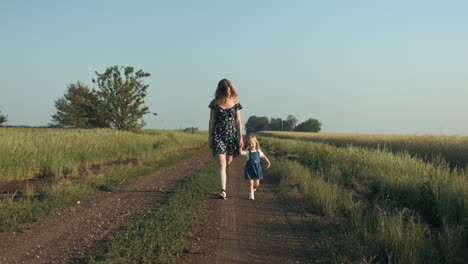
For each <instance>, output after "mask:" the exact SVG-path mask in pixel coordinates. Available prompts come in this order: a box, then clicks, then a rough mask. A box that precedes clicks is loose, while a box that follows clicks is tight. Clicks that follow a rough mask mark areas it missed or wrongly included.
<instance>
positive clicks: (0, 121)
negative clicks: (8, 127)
mask: <svg viewBox="0 0 468 264" xmlns="http://www.w3.org/2000/svg"><path fill="white" fill-rule="evenodd" d="M7 117H8V116H7V115H2V111H0V125H1V124H3V123H6V122H7V121H8V119H7Z"/></svg>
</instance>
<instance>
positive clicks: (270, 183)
mask: <svg viewBox="0 0 468 264" xmlns="http://www.w3.org/2000/svg"><path fill="white" fill-rule="evenodd" d="M244 164H245V161H244V159H243V157H239V158H236V159H234V162H233V164H232V167H231V171H230V177H229V178H228V185H227V195H228V199H227V200H218V199H209V204H210V210H209V213H210V214H209V217H210V220H209V224H208V225H207V226H206V227H204V228H203V230H198V231H197V233H196V236H200V237H197V238H196V241H197V242H194V243H201V244H204V247H205V250H204V252H203V253H201V254H200V253H198V252H196V251H195V253H194V254H188V256H187V259H186V261H187V262H189V263H239V264H240V263H246V264H247V263H315V261H312V260H311V256H309V253H308V252H309V250H308V249H309V248H310V246H311V245H312V243H315V242H316V238H314V237H312V236H310V234H308V232H305V230H306V227H305V224H304V221H303V218H302V216H301V215H299V214H294V213H291V212H288V211H287V210H285V208H284V207H283V206H282V204H281V202H280V199H279V197H278V190H277V182H276V179H274V178H272V177H269V175H268V171H266V172H265V173H264V175H265V177H264V180H263V181H262V183H261V186H260V188H259V189H258V191H257V192H256V193H255V200H254V201H251V200H248V199H247V198H248V183H247V181H246V180H244V179H243V168H244ZM214 197H215V194H213V197H212V198H214ZM199 247H200V246H198V248H199ZM189 251H190V250H189Z"/></svg>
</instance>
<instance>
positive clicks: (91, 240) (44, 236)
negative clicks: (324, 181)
mask: <svg viewBox="0 0 468 264" xmlns="http://www.w3.org/2000/svg"><path fill="white" fill-rule="evenodd" d="M210 161H212V156H211V153H209V152H208V151H206V152H204V153H203V154H201V155H195V156H193V157H191V158H188V159H187V160H183V161H181V162H178V163H176V164H174V165H171V166H169V167H167V168H162V169H160V170H158V171H155V172H154V173H153V174H151V175H148V176H144V177H140V178H137V179H133V180H129V181H128V182H126V183H124V184H123V185H121V186H119V187H118V188H116V189H114V190H112V191H111V192H102V193H97V194H96V195H94V196H93V197H92V198H90V199H87V200H86V201H81V202H80V204H79V205H78V204H76V205H73V206H71V207H68V208H66V209H64V210H62V211H61V212H60V213H58V214H54V215H51V216H49V217H47V218H46V219H44V220H41V221H39V222H36V223H33V224H30V225H27V226H25V227H24V228H23V229H22V230H21V231H19V232H15V233H4V234H0V263H80V262H85V257H86V255H89V254H92V253H94V252H96V251H99V250H100V249H102V247H103V245H105V242H106V241H107V239H108V238H109V236H110V235H112V234H113V233H114V232H116V231H117V230H119V229H121V228H123V227H125V226H128V225H130V224H132V223H134V222H135V221H136V220H137V219H139V218H141V217H142V216H144V215H145V214H146V213H147V212H148V210H149V209H150V208H151V207H152V205H153V204H154V202H155V201H156V200H158V199H159V198H160V197H161V196H163V195H164V194H165V193H167V191H168V190H170V189H171V188H172V187H173V186H174V184H175V183H176V182H177V181H179V180H181V179H182V178H183V177H185V176H187V175H190V174H191V173H193V172H194V171H196V170H197V169H199V168H201V167H202V166H204V165H205V164H206V163H207V162H210Z"/></svg>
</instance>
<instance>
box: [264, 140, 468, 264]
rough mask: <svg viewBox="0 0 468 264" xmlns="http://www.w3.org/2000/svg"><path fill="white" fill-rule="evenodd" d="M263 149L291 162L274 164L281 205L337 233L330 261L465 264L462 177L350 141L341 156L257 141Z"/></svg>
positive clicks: (466, 193) (465, 188) (465, 180)
mask: <svg viewBox="0 0 468 264" xmlns="http://www.w3.org/2000/svg"><path fill="white" fill-rule="evenodd" d="M288 136H290V135H288ZM296 136H297V135H296ZM324 137H326V136H324ZM400 140H401V139H400ZM408 140H409V141H413V137H410V138H408ZM261 143H262V144H264V145H265V146H268V147H269V150H268V151H270V152H273V153H275V154H276V156H278V157H285V158H286V157H287V158H288V159H285V158H283V159H281V158H280V159H279V160H278V161H275V163H274V164H276V165H275V166H274V168H273V173H274V174H275V175H277V176H278V177H280V179H281V182H280V186H281V190H282V195H283V196H284V197H286V200H287V201H289V202H290V203H291V204H292V205H294V206H296V207H299V208H300V209H302V210H304V212H306V213H318V214H321V215H323V216H325V217H327V218H329V219H330V220H331V221H332V222H334V223H336V224H337V226H339V227H340V228H339V229H338V236H337V234H334V235H335V239H334V240H326V239H325V241H329V243H328V244H327V247H330V248H331V249H332V250H333V249H334V250H333V254H331V255H333V256H334V257H335V259H333V260H332V261H336V262H344V263H347V262H377V263H381V262H384V263H465V262H466V261H467V260H468V256H467V254H466V252H468V247H467V241H468V232H467V230H468V174H467V171H466V170H457V169H452V168H451V167H450V166H449V165H448V163H447V162H445V161H443V160H439V161H437V162H434V163H430V162H427V161H426V160H423V159H420V158H417V157H415V156H414V155H410V154H408V153H406V152H396V153H395V152H392V151H388V150H386V149H379V148H377V149H368V148H363V147H356V145H359V144H351V141H350V142H349V143H350V145H355V146H347V147H340V148H338V147H335V146H333V145H329V144H323V143H313V142H304V141H303V140H302V139H301V140H298V139H294V140H293V139H278V138H272V137H266V136H265V134H262V137H261ZM447 149H448V148H447ZM291 159H294V160H293V161H292V160H291ZM330 236H333V235H332V234H328V235H327V237H330ZM340 238H341V239H340Z"/></svg>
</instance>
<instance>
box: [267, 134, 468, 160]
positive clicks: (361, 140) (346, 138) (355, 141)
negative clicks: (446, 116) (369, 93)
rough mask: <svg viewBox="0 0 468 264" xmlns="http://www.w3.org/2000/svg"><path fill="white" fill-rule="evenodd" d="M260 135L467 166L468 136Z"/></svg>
mask: <svg viewBox="0 0 468 264" xmlns="http://www.w3.org/2000/svg"><path fill="white" fill-rule="evenodd" d="M259 134H260V135H265V136H272V137H278V138H284V139H300V140H305V141H312V142H320V143H327V144H331V145H334V146H337V147H345V146H350V145H352V146H361V147H366V148H380V149H384V148H385V149H388V150H390V151H392V152H408V153H409V154H411V155H412V156H418V157H421V158H424V159H426V160H429V161H434V160H438V159H440V158H442V159H444V160H446V161H448V162H449V163H450V165H451V167H455V166H461V167H464V166H465V165H467V164H468V136H458V135H453V136H448V135H379V134H341V133H307V132H280V131H264V132H260V133H259Z"/></svg>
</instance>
